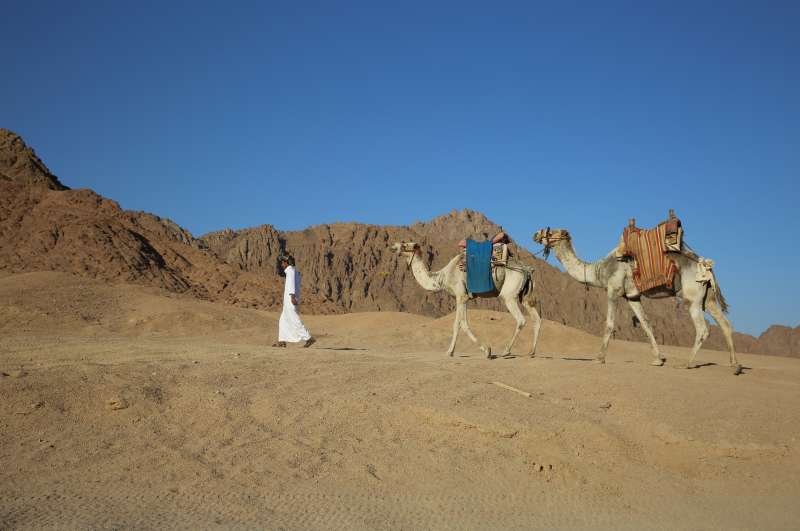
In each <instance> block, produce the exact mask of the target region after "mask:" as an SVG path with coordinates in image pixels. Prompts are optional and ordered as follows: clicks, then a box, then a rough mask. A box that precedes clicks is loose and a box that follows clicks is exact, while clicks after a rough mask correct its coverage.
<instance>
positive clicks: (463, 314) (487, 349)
mask: <svg viewBox="0 0 800 531" xmlns="http://www.w3.org/2000/svg"><path fill="white" fill-rule="evenodd" d="M462 305H463V310H462V312H461V329H462V330H464V332H466V333H467V336H468V337H469V338H470V339H471V340H472V341H473V342H474V343H476V344H477V345H478V346H480V347H481V350H482V351H483V353H484V354H486V357H487V358H489V359H493V358H494V357H495V356H492V349H491V347H489V346H488V345H484V344H483V343H481V342H480V341H478V338H477V337H475V334H474V333H472V329H471V328H470V327H469V321H468V320H467V302H466V301H464V302H463V303H462Z"/></svg>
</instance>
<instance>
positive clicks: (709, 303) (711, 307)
mask: <svg viewBox="0 0 800 531" xmlns="http://www.w3.org/2000/svg"><path fill="white" fill-rule="evenodd" d="M706 311H707V312H708V313H710V314H711V317H713V318H714V320H715V321H716V322H717V324H718V325H719V327H720V329H721V330H722V335H723V336H725V343H727V344H728V351H729V352H730V353H731V358H730V366H731V367H733V368H734V372H735V373H736V374H739V373H741V372H742V366H741V365H740V364H739V362H738V361H736V351H735V350H734V349H733V327H732V326H731V322H730V321H729V320H728V318H727V317H725V314H724V313H723V312H722V308H720V307H719V304H717V299H716V298H714V292H713V291H712V290H708V295H707V299H706Z"/></svg>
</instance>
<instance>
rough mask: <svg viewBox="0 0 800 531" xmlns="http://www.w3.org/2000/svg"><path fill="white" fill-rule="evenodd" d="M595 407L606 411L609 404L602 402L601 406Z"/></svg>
mask: <svg viewBox="0 0 800 531" xmlns="http://www.w3.org/2000/svg"><path fill="white" fill-rule="evenodd" d="M597 407H599V408H601V409H608V408H610V407H611V402H603V403H602V404H600V405H598V406H597Z"/></svg>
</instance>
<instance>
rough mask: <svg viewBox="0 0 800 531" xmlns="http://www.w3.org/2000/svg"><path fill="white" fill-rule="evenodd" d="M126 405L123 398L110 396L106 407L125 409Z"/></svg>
mask: <svg viewBox="0 0 800 531" xmlns="http://www.w3.org/2000/svg"><path fill="white" fill-rule="evenodd" d="M127 407H128V402H127V401H126V400H125V399H124V398H111V399H110V400H109V401H108V408H109V409H112V410H117V409H125V408H127Z"/></svg>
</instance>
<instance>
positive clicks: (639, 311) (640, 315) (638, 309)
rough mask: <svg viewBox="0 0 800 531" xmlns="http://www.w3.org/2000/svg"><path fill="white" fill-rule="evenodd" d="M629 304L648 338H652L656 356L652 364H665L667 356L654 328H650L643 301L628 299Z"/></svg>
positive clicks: (651, 344) (651, 341) (651, 342)
mask: <svg viewBox="0 0 800 531" xmlns="http://www.w3.org/2000/svg"><path fill="white" fill-rule="evenodd" d="M628 304H629V305H630V307H631V310H633V314H634V315H635V316H636V318H637V319H639V324H641V325H642V329H643V330H644V333H645V334H647V338H648V339H650V346H651V347H652V348H653V356H655V359H654V360H653V361H652V362H651V363H650V364H651V365H656V366H658V367H660V366H662V365H664V362H665V361H666V360H667V358H665V357H664V355H663V354H662V353H661V352H659V350H658V343H657V342H656V338H655V336H654V335H653V330H651V329H650V323H648V322H647V316H646V315H645V313H644V308H643V307H642V303H641V301H634V300H631V299H628Z"/></svg>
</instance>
